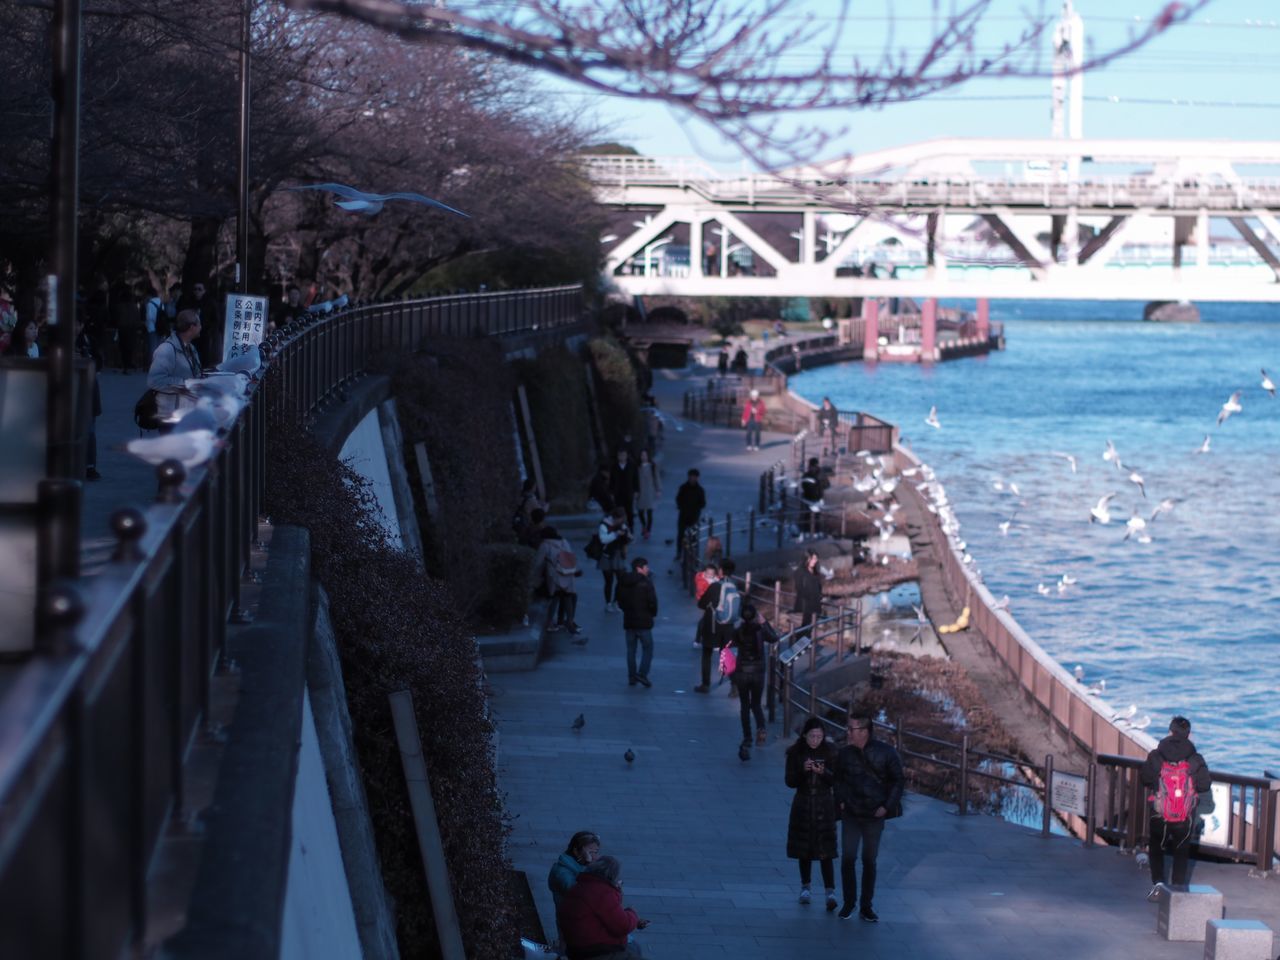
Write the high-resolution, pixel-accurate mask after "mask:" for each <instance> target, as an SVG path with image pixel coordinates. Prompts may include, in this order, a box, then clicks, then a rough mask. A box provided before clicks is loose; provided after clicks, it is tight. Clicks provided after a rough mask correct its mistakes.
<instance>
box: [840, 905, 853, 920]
mask: <svg viewBox="0 0 1280 960" xmlns="http://www.w3.org/2000/svg"><path fill="white" fill-rule="evenodd" d="M852 916H853V904H852V903H846V904H845V905H844V906H843V907H841V908H840V919H841V920H848V919H849V918H850V917H852Z"/></svg>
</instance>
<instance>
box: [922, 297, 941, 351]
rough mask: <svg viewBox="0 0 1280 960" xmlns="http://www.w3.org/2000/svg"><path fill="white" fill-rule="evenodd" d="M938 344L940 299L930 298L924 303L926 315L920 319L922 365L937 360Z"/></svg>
mask: <svg viewBox="0 0 1280 960" xmlns="http://www.w3.org/2000/svg"><path fill="white" fill-rule="evenodd" d="M937 342H938V298H937V297H929V298H928V299H927V300H925V302H924V313H923V314H922V316H921V317H920V360H921V362H922V363H933V361H934V360H935V359H937V358H936V356H935V353H934V351H935V349H936V347H937Z"/></svg>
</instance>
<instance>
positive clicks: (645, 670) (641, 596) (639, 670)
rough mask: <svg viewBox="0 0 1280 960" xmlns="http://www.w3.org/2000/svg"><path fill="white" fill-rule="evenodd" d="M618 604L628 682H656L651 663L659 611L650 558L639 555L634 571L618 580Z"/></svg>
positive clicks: (633, 562) (649, 684)
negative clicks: (637, 652)
mask: <svg viewBox="0 0 1280 960" xmlns="http://www.w3.org/2000/svg"><path fill="white" fill-rule="evenodd" d="M618 608H619V609H620V610H621V611H622V629H623V630H625V631H626V633H627V683H629V684H630V685H631V686H633V687H634V686H635V685H636V684H637V683H639V684H643V685H644V686H646V687H651V686H653V683H652V682H651V681H650V680H649V665H650V664H651V663H653V618H654V617H656V616H657V615H658V591H656V590H655V589H654V588H653V581H652V580H650V579H649V561H648V560H646V559H645V558H644V557H636V558H635V559H634V560H632V561H631V572H630V573H624V574H623V575H622V579H621V580H619V581H618ZM637 645H638V646H639V647H640V666H639V667H637V666H636V646H637Z"/></svg>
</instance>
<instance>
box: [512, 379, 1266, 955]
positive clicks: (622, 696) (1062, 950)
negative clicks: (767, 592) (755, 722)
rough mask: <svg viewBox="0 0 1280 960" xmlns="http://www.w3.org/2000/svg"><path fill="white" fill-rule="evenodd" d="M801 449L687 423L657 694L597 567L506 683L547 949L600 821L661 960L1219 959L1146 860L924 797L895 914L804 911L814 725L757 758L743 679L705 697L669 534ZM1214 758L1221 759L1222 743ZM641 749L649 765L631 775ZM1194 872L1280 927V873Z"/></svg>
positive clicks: (667, 465)
mask: <svg viewBox="0 0 1280 960" xmlns="http://www.w3.org/2000/svg"><path fill="white" fill-rule="evenodd" d="M656 378H657V379H656V382H655V385H654V393H655V395H656V396H657V397H658V399H659V402H660V403H661V406H662V409H663V410H665V411H668V412H670V411H677V410H679V409H680V397H681V394H682V392H683V390H684V389H685V388H686V387H687V386H689V383H688V382H687V377H686V375H684V374H665V375H664V372H662V371H659V372H658V373H657V374H656ZM872 406H874V405H873V404H872ZM789 439H790V438H789V437H788V436H785V435H780V434H770V433H766V434H765V441H764V444H763V449H762V450H760V451H759V452H758V453H748V452H746V451H745V450H744V449H743V437H742V435H741V434H740V433H738V432H736V431H732V430H725V429H717V428H710V427H703V426H701V425H699V424H693V423H686V424H684V425H683V429H682V430H679V431H677V430H675V429H672V428H671V427H668V429H667V431H666V441H665V452H664V457H663V493H662V497H661V504H660V506H659V508H658V509H657V510H656V511H655V513H656V517H655V529H654V537H653V539H652V540H651V541H649V542H648V543H644V542H638V543H637V544H636V545H635V546H634V547H633V548H632V554H631V555H632V556H645V557H647V558H648V559H649V560H650V562H651V564H652V569H653V578H654V581H655V583H656V586H657V589H658V602H659V615H658V621H657V623H656V625H655V627H654V662H653V669H652V671H651V674H650V675H651V677H652V679H653V688H652V689H645V688H644V687H642V686H635V687H630V686H628V685H627V682H626V667H625V660H624V657H625V648H624V643H623V633H622V620H621V615H620V614H617V613H605V612H604V600H603V596H602V589H601V578H600V575H599V574H598V573H597V572H596V571H595V570H594V569H592V565H591V564H590V562H589V561H584V563H585V564H586V566H587V573H586V575H585V576H584V577H583V578H582V579H581V580H580V581H579V604H578V617H577V619H578V622H579V623H580V624H582V625H583V627H584V628H585V633H586V635H587V636H589V637H590V640H589V642H588V643H587V644H586V645H585V646H579V645H575V644H573V643H572V642H571V640H570V638H569V637H568V636H566V635H564V634H553V635H552V637H551V643H550V644H549V651H550V652H549V656H548V657H547V658H546V659H545V660H544V661H543V662H542V663H541V664H540V665H539V666H538V668H537V669H536V670H534V671H531V672H527V673H502V674H493V675H492V676H490V678H489V685H490V688H491V694H492V700H491V704H492V708H493V712H494V715H495V718H496V720H497V724H498V729H499V745H498V749H499V755H498V775H499V785H500V787H501V789H502V790H503V791H505V793H506V798H507V808H508V810H509V811H510V813H511V814H512V815H513V818H514V820H513V829H512V835H511V839H510V853H511V857H512V860H513V862H514V865H515V867H516V868H517V869H519V870H523V871H525V872H526V873H527V874H528V877H529V882H530V885H531V887H532V889H533V894H534V897H535V900H536V902H537V905H538V908H539V913H540V915H541V917H542V922H543V925H544V927H545V928H546V932H547V936H548V937H549V938H550V937H554V935H555V924H554V912H553V910H552V904H551V895H550V893H549V891H548V890H547V887H546V876H547V871H548V869H549V867H550V865H551V863H552V862H553V861H554V860H555V858H556V856H557V855H558V854H559V853H560V852H561V851H562V850H563V849H564V846H565V843H566V841H567V840H568V838H569V837H570V835H572V834H573V833H574V832H575V831H577V830H584V829H589V830H594V831H596V832H598V833H599V834H600V835H601V838H602V842H603V847H602V850H603V852H605V853H608V854H611V855H614V856H616V857H618V858H619V859H620V860H621V862H622V880H623V885H624V901H625V902H626V903H627V904H628V905H630V906H632V907H634V908H635V909H636V910H637V911H638V912H639V914H640V916H641V917H644V918H647V919H649V920H650V921H652V924H651V925H650V926H649V927H648V928H647V929H645V930H643V931H641V932H640V933H639V934H638V940H639V942H640V943H641V944H642V946H643V948H644V952H645V956H646V957H650V958H655V960H702V958H716V957H726V958H727V957H733V958H739V960H754V958H768V960H791V958H796V960H802V958H803V960H825V958H841V960H847V958H850V957H856V958H858V960H881V958H883V960H913V958H929V960H978V958H990V960H1005V958H1008V960H1014V958H1019V960H1020V958H1024V957H1029V956H1035V957H1042V958H1048V960H1057V958H1088V960H1095V958H1096V960H1107V958H1115V960H1147V958H1151V960H1163V958H1193V957H1194V958H1197V960H1198V958H1200V957H1202V956H1203V952H1204V946H1203V944H1201V943H1178V942H1169V941H1165V940H1163V939H1162V938H1161V937H1159V936H1158V935H1157V933H1156V929H1155V925H1156V910H1157V908H1156V906H1155V905H1154V904H1150V903H1148V902H1147V901H1146V900H1145V895H1146V893H1147V890H1148V889H1149V886H1150V884H1149V882H1148V879H1147V873H1146V869H1145V867H1143V868H1139V867H1138V866H1137V864H1136V863H1135V860H1134V859H1133V858H1132V857H1131V856H1127V855H1124V854H1120V853H1118V852H1117V851H1116V850H1114V849H1111V848H1106V847H1097V848H1094V849H1086V848H1084V847H1083V846H1082V845H1081V844H1080V843H1079V842H1078V841H1075V840H1071V839H1069V838H1065V837H1052V838H1049V839H1044V838H1042V837H1041V836H1040V835H1039V832H1038V831H1035V830H1030V829H1026V828H1023V827H1020V826H1016V825H1013V824H1011V823H1007V822H1005V821H1003V820H1000V819H996V818H993V817H985V816H968V817H959V816H956V815H955V811H954V807H952V806H950V805H947V804H944V803H942V802H940V801H936V800H932V799H930V798H926V797H923V796H920V795H916V794H909V795H908V797H907V802H906V812H905V815H904V816H903V817H902V818H901V819H900V820H895V821H893V822H892V823H890V824H889V826H888V827H887V829H886V831H885V839H884V842H883V845H882V847H881V852H880V859H879V868H880V877H879V881H878V885H877V887H878V889H877V894H876V899H875V907H876V910H877V912H878V913H879V914H880V918H881V922H880V923H878V924H874V925H873V924H866V923H862V922H860V921H858V920H857V919H856V915H855V918H854V919H851V920H848V921H840V920H839V919H837V917H836V916H835V914H829V913H826V912H825V911H824V909H823V907H822V906H821V897H820V896H815V904H814V905H812V906H808V907H802V906H800V905H799V904H798V903H797V902H796V896H797V894H798V891H799V880H798V874H797V870H796V865H795V862H794V861H791V860H788V859H787V858H786V854H785V841H786V826H787V813H788V810H789V807H790V802H791V791H790V790H788V789H787V788H786V786H785V784H784V783H783V753H784V751H785V749H786V747H787V746H788V745H789V744H790V743H791V742H793V741H794V739H795V733H794V732H788V731H784V730H782V729H781V724H780V723H773V724H770V727H769V733H770V736H769V743H768V745H767V746H765V747H763V748H755V749H753V750H752V759H751V760H750V761H749V762H746V763H744V762H741V761H739V759H738V757H737V748H738V742H739V740H740V739H741V732H740V727H739V723H738V702H737V701H736V700H731V699H729V698H728V697H727V696H726V690H725V688H724V687H718V688H713V691H712V693H711V694H709V695H699V694H695V693H694V692H693V687H694V685H695V684H696V683H697V682H698V660H699V653H698V650H697V649H696V648H694V647H693V646H692V645H691V640H692V637H693V633H694V625H695V622H696V620H697V613H698V611H697V609H696V607H695V606H694V604H693V602H692V601H691V600H690V598H689V596H688V594H687V593H685V592H684V591H682V590H681V589H680V587H679V582H678V579H677V577H675V576H673V575H669V574H668V573H667V570H668V568H669V567H670V566H671V564H670V558H671V555H672V553H673V548H672V547H671V546H669V545H667V543H666V541H667V540H668V539H669V538H671V537H672V536H674V528H675V510H674V505H673V498H674V496H675V490H676V488H677V487H678V486H679V484H680V483H681V482H683V480H684V475H685V471H686V470H687V469H689V468H690V467H695V466H696V467H697V468H698V469H699V470H701V472H702V483H703V486H704V487H705V488H706V490H707V499H708V509H709V511H710V512H711V513H712V514H713V515H715V516H717V517H722V516H723V515H724V514H725V513H727V512H729V511H733V512H734V513H737V512H739V511H743V510H745V509H746V508H748V507H750V506H751V505H752V504H753V503H754V502H755V497H756V494H757V490H758V487H757V483H758V477H759V474H760V471H761V470H763V469H764V468H766V467H767V466H768V465H769V464H770V463H772V462H773V461H775V460H777V459H779V458H780V457H784V456H787V455H788V454H789ZM552 522H553V523H554V524H555V526H556V527H557V529H559V530H560V532H561V533H564V534H565V535H567V536H568V537H569V538H570V539H571V540H572V541H573V542H574V544H575V545H576V547H577V548H578V549H579V551H581V548H582V546H583V545H584V544H585V543H586V540H587V538H588V537H589V535H590V531H591V529H592V528H593V527H594V523H592V522H590V521H589V520H586V519H578V520H576V521H575V520H574V519H572V518H555V517H553V518H552ZM580 555H581V554H580ZM580 713H581V714H583V715H584V716H585V718H586V725H585V727H584V728H583V729H582V731H581V732H575V731H574V730H572V729H571V728H570V725H571V723H572V721H573V719H574V718H575V717H577V716H578V714H580ZM1202 746H1203V748H1204V750H1205V752H1206V754H1208V755H1210V756H1212V751H1213V744H1211V743H1206V744H1203V745H1202ZM628 749H631V750H632V751H634V753H635V757H636V759H635V762H634V763H633V764H630V765H629V764H627V762H626V761H625V760H624V757H623V754H624V753H625V752H626V751H627V750H628ZM814 873H815V877H814V880H815V894H818V893H819V890H820V887H821V882H820V878H819V876H818V871H817V870H816V869H815V871H814ZM837 876H838V875H837ZM1192 879H1193V881H1194V882H1195V883H1201V884H1210V885H1212V886H1215V887H1217V888H1218V889H1219V890H1221V891H1223V893H1224V894H1225V895H1226V904H1227V916H1228V917H1233V918H1242V919H1258V920H1262V921H1263V922H1265V923H1266V924H1267V925H1268V926H1270V927H1271V928H1272V929H1273V930H1280V897H1277V896H1276V880H1275V878H1274V876H1273V877H1272V878H1271V879H1268V880H1260V879H1253V878H1250V877H1249V876H1248V868H1247V867H1244V866H1239V865H1232V864H1210V863H1198V864H1196V865H1195V868H1194V871H1193V874H1192Z"/></svg>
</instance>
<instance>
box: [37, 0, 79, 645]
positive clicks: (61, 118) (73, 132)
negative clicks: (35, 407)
mask: <svg viewBox="0 0 1280 960" xmlns="http://www.w3.org/2000/svg"><path fill="white" fill-rule="evenodd" d="M80 23H81V11H80V0H57V3H56V4H55V6H54V10H53V39H54V53H53V84H52V86H53V90H52V92H53V116H54V122H53V172H52V178H51V184H50V186H51V189H50V203H49V207H50V221H51V226H52V230H51V231H50V232H51V234H52V236H53V257H52V262H53V270H54V272H53V273H52V274H50V276H49V289H48V322H49V326H50V328H51V329H52V331H53V337H52V340H51V343H50V347H51V349H50V351H49V357H48V367H47V373H46V376H47V391H48V392H47V394H46V396H47V403H46V410H47V421H46V422H47V434H46V444H47V446H46V452H45V478H44V479H43V480H41V481H40V482H39V484H38V485H37V492H36V502H37V520H36V609H37V610H38V611H39V610H43V609H44V607H45V604H44V603H43V602H42V601H43V598H44V595H45V593H46V591H47V590H48V588H49V586H50V584H51V582H52V581H53V580H54V579H55V578H58V577H78V576H79V575H80V502H81V489H80V481H79V479H78V478H77V477H76V476H75V473H76V462H77V457H76V422H75V421H76V416H75V414H76V408H75V395H74V377H75V337H76V325H75V309H76V278H77V275H78V265H77V260H76V232H77V222H76V221H77V219H78V215H79V193H80ZM44 627H45V625H43V624H42V623H40V622H39V620H37V623H36V634H37V639H39V637H40V635H41V634H42V633H44V632H45V629H44Z"/></svg>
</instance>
